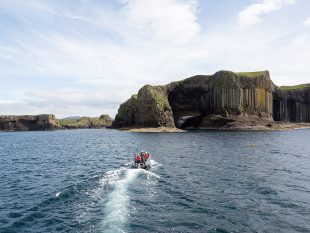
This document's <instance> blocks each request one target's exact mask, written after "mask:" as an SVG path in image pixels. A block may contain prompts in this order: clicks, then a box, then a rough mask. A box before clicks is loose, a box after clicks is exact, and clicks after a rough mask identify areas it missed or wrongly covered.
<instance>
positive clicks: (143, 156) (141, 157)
mask: <svg viewBox="0 0 310 233" xmlns="http://www.w3.org/2000/svg"><path fill="white" fill-rule="evenodd" d="M149 157H150V154H149V153H148V152H147V151H146V152H145V153H144V152H143V150H142V151H141V152H140V153H137V154H136V156H135V163H145V162H146V161H147V160H148V159H149Z"/></svg>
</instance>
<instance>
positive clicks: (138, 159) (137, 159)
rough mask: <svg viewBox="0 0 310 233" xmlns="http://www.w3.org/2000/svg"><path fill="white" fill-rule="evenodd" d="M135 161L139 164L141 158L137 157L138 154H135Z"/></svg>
mask: <svg viewBox="0 0 310 233" xmlns="http://www.w3.org/2000/svg"><path fill="white" fill-rule="evenodd" d="M135 161H136V163H140V162H141V156H140V155H139V153H137V154H136V157H135Z"/></svg>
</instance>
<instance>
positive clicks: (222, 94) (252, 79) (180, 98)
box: [168, 71, 273, 121]
mask: <svg viewBox="0 0 310 233" xmlns="http://www.w3.org/2000/svg"><path fill="white" fill-rule="evenodd" d="M168 89H169V94H168V98H169V103H170V105H171V108H172V111H173V114H174V119H175V121H177V120H178V119H179V118H180V117H182V116H207V115H211V114H217V115H222V116H225V117H228V116H240V115H241V116H248V115H256V116H259V117H262V118H267V119H271V118H272V91H273V83H272V81H271V80H270V77H269V72H268V71H263V72H255V73H233V72H229V71H219V72H217V73H215V74H214V75H212V76H195V77H191V78H188V79H185V80H183V81H180V82H176V83H171V84H169V85H168Z"/></svg>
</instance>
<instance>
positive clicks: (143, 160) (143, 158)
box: [140, 150, 145, 163]
mask: <svg viewBox="0 0 310 233" xmlns="http://www.w3.org/2000/svg"><path fill="white" fill-rule="evenodd" d="M140 155H141V162H142V163H145V154H144V152H143V150H141V153H140Z"/></svg>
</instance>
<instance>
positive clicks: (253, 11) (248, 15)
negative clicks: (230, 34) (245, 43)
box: [239, 0, 295, 28]
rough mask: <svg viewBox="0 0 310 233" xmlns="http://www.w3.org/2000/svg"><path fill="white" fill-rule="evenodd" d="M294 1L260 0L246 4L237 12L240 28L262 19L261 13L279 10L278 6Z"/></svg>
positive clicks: (293, 0) (293, 1)
mask: <svg viewBox="0 0 310 233" xmlns="http://www.w3.org/2000/svg"><path fill="white" fill-rule="evenodd" d="M293 3H295V0H262V1H261V2H260V3H256V4H252V5H250V6H247V7H246V8H245V9H244V10H242V11H241V12H239V25H240V28H246V27H249V26H251V25H255V24H258V23H260V22H261V21H262V18H261V17H262V15H264V14H268V13H271V12H273V11H276V10H279V9H280V8H282V7H284V6H286V5H290V4H293Z"/></svg>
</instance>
